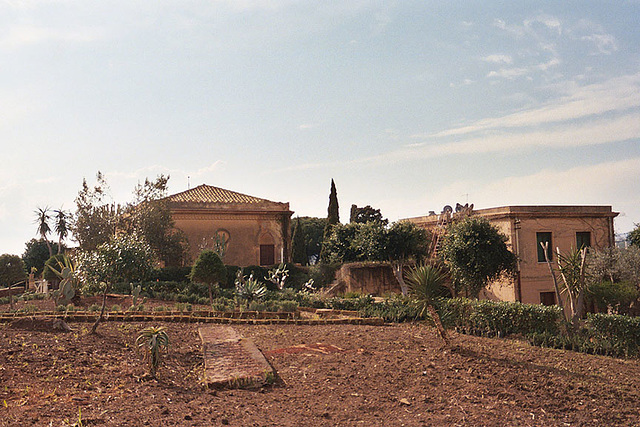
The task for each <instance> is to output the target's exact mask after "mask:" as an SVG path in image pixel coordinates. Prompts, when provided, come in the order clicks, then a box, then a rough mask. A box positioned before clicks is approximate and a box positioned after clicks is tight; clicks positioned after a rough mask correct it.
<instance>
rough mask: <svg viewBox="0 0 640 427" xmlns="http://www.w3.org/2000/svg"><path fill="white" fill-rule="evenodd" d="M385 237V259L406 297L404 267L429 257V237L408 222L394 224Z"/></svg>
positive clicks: (427, 233) (419, 228)
mask: <svg viewBox="0 0 640 427" xmlns="http://www.w3.org/2000/svg"><path fill="white" fill-rule="evenodd" d="M387 235H388V240H387V257H388V259H389V261H391V267H392V269H393V274H394V275H395V277H396V280H397V281H398V283H399V284H400V288H401V289H402V294H403V295H406V294H407V292H408V288H407V285H406V284H405V282H404V267H405V265H406V264H411V263H418V262H421V261H422V260H423V259H425V258H427V257H428V256H429V255H430V254H429V247H430V246H431V245H430V241H431V235H430V234H429V232H428V231H427V230H425V229H424V228H421V227H418V226H417V225H416V224H414V223H412V222H410V221H397V222H394V223H393V224H391V227H390V228H389V229H388V231H387Z"/></svg>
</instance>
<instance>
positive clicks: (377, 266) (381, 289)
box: [336, 263, 401, 296]
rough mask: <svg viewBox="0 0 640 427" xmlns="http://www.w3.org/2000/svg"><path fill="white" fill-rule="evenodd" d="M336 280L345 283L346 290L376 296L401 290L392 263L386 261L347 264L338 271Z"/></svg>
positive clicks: (344, 288)
mask: <svg viewBox="0 0 640 427" xmlns="http://www.w3.org/2000/svg"><path fill="white" fill-rule="evenodd" d="M336 282H338V283H343V284H344V286H342V287H341V288H342V290H344V292H358V293H362V294H372V295H374V296H382V295H384V294H386V293H400V292H401V289H400V284H399V283H398V281H397V280H396V278H395V276H394V275H393V270H392V269H391V265H389V264H386V263H351V264H345V265H343V266H342V267H341V268H340V269H339V270H338V271H337V272H336Z"/></svg>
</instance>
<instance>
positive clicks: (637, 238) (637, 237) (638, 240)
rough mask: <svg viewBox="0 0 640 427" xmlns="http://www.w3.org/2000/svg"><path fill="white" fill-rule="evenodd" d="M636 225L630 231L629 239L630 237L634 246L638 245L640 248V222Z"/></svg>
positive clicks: (630, 241)
mask: <svg viewBox="0 0 640 427" xmlns="http://www.w3.org/2000/svg"><path fill="white" fill-rule="evenodd" d="M634 225H635V226H636V228H634V229H633V230H632V231H631V232H629V235H628V236H627V239H629V243H630V244H631V245H632V246H636V247H638V248H640V224H634Z"/></svg>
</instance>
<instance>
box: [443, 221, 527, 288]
mask: <svg viewBox="0 0 640 427" xmlns="http://www.w3.org/2000/svg"><path fill="white" fill-rule="evenodd" d="M506 241H507V237H506V236H505V235H503V234H501V233H500V231H499V230H498V229H497V228H496V227H494V226H493V225H491V224H490V223H489V221H488V220H487V219H486V218H482V217H470V218H467V219H465V220H463V221H460V222H457V223H454V224H452V225H451V226H450V228H449V230H448V231H447V235H446V236H445V238H444V243H443V247H442V256H443V259H444V261H445V263H446V265H447V267H448V268H449V270H450V272H451V275H452V277H453V279H454V284H455V285H456V287H457V288H458V290H461V291H462V293H463V294H465V295H467V296H469V297H472V298H478V295H479V294H480V291H481V290H482V288H484V287H485V286H486V285H487V284H488V283H489V282H490V281H491V280H494V279H496V278H498V277H499V276H500V275H501V274H503V273H511V272H513V271H514V268H515V262H516V257H515V255H514V254H513V253H512V252H511V251H509V249H507V245H506Z"/></svg>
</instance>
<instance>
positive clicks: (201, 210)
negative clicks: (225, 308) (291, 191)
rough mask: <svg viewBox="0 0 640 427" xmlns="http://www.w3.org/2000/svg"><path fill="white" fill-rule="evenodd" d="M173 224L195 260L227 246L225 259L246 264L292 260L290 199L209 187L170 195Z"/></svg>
mask: <svg viewBox="0 0 640 427" xmlns="http://www.w3.org/2000/svg"><path fill="white" fill-rule="evenodd" d="M165 200H166V201H167V204H168V206H169V209H170V210H171V215H172V218H173V220H174V222H175V227H176V228H178V229H180V230H182V231H183V232H184V233H185V235H186V237H187V239H188V241H189V254H190V256H191V258H192V260H195V259H196V258H197V256H198V254H199V253H200V252H201V251H202V250H204V249H214V248H215V247H216V245H222V246H224V254H225V255H224V259H223V261H224V263H225V264H228V265H238V266H241V267H246V266H248V265H265V266H270V265H273V264H278V263H280V262H287V261H288V252H289V247H290V245H291V236H290V233H289V229H290V221H291V214H292V213H293V212H291V211H290V210H289V203H279V202H272V201H269V200H265V199H260V198H258V197H253V196H247V195H246V194H240V193H236V192H234V191H229V190H224V189H222V188H218V187H213V186H210V185H205V184H202V185H199V186H197V187H195V188H192V189H190V190H187V191H183V192H182V193H178V194H174V195H171V196H168V197H167V198H166V199H165Z"/></svg>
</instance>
